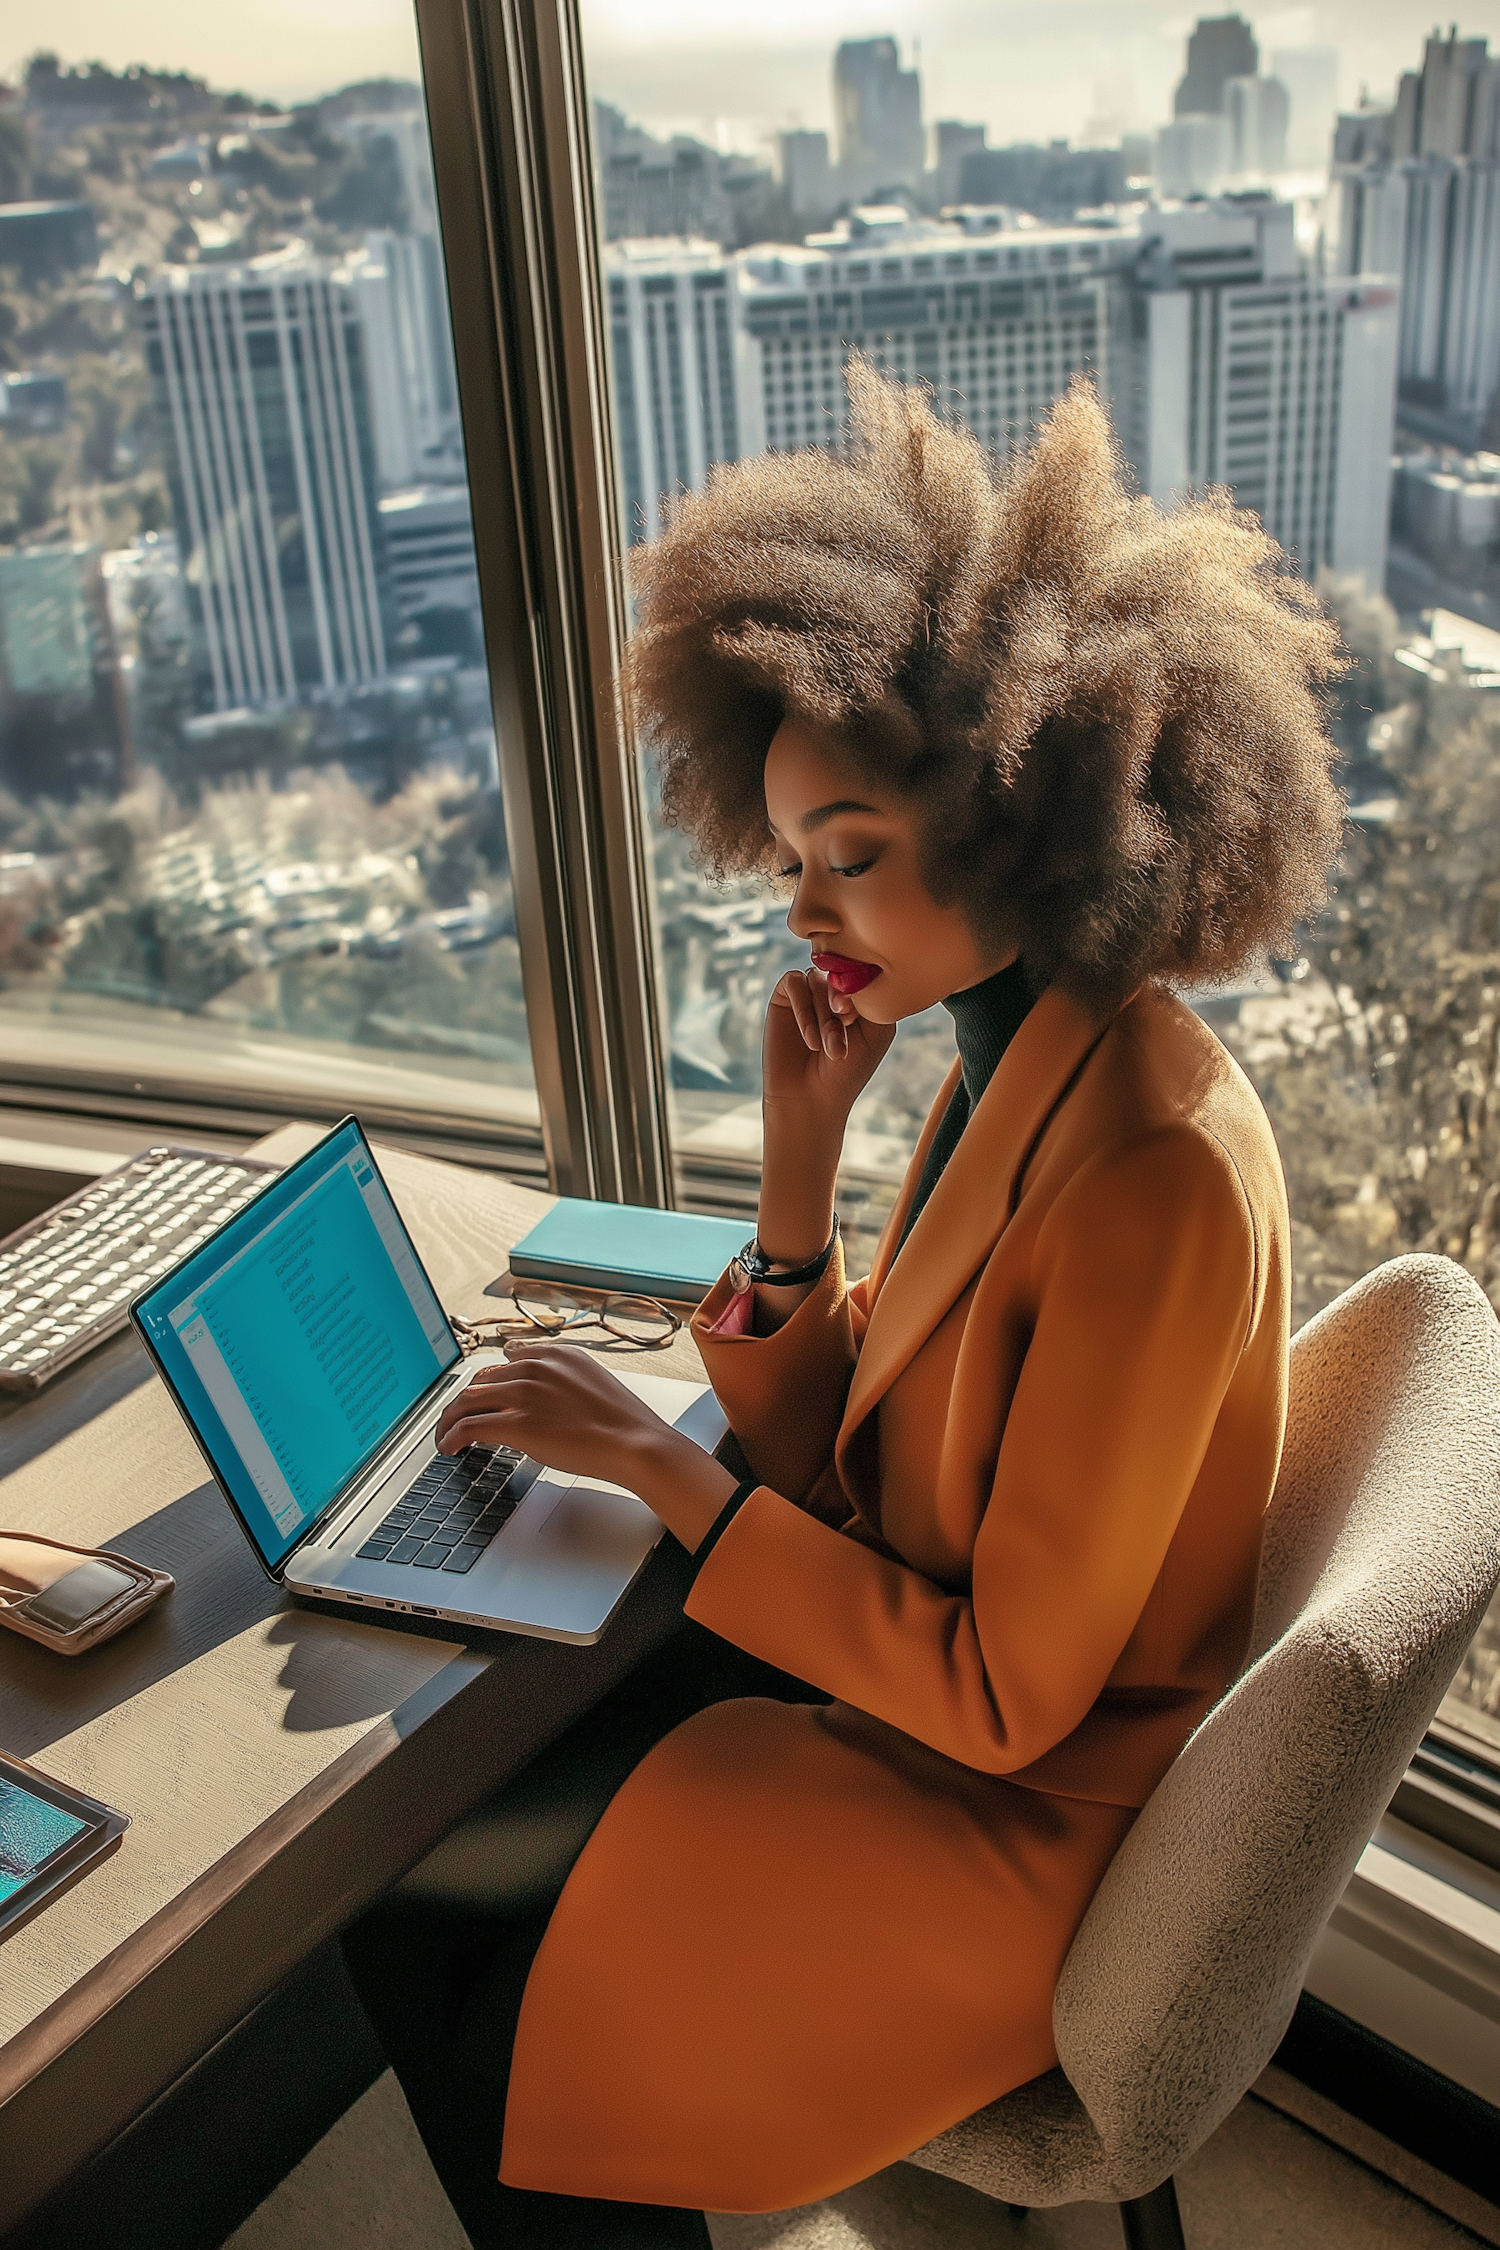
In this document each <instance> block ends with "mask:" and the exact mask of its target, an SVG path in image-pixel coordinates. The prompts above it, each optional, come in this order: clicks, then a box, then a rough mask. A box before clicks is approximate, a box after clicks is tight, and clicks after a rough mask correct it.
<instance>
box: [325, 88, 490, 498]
mask: <svg viewBox="0 0 1500 2250" xmlns="http://www.w3.org/2000/svg"><path fill="white" fill-rule="evenodd" d="M339 130H340V132H341V134H342V136H343V138H344V139H345V140H348V141H352V142H353V143H354V144H355V146H356V147H359V148H361V149H366V150H368V149H371V148H383V149H384V150H385V151H386V152H387V154H388V155H389V157H390V159H391V161H392V163H393V164H394V166H395V169H396V174H397V177H398V178H399V180H400V183H401V202H402V206H403V209H402V224H401V225H400V226H399V227H395V228H381V229H379V230H378V231H372V232H371V233H369V234H367V235H366V236H365V257H364V259H363V260H355V261H354V264H353V268H352V270H353V272H354V275H355V289H356V293H357V295H358V298H359V304H360V312H361V317H362V319H363V320H364V322H365V330H366V338H367V361H368V372H369V383H370V404H371V412H372V414H373V416H374V421H375V444H376V456H377V460H378V463H379V472H380V481H381V484H382V485H383V486H384V487H385V488H386V489H387V490H388V491H389V490H393V489H398V488H400V487H402V486H406V485H411V484H416V483H421V482H433V481H436V482H439V483H453V484H456V483H459V482H461V481H462V479H463V474H464V448H463V431H462V428H461V425H460V422H459V413H458V377H457V373H456V371H455V368H454V363H453V333H452V328H451V325H450V322H449V318H448V285H447V280H446V276H445V274H444V270H443V249H442V237H441V235H440V233H439V230H438V215H437V186H436V182H435V181H434V178H433V172H432V144H431V141H430V139H429V137H428V131H427V118H426V113H425V111H423V110H421V109H408V110H378V111H373V112H370V113H368V114H357V115H355V116H353V117H349V118H346V119H345V120H344V121H343V123H342V125H341V126H340V128H339Z"/></svg>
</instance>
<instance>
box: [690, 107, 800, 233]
mask: <svg viewBox="0 0 1500 2250" xmlns="http://www.w3.org/2000/svg"><path fill="white" fill-rule="evenodd" d="M771 168H772V170H773V172H774V173H775V175H776V180H777V184H778V186H780V187H781V188H783V189H784V190H785V192H786V199H787V203H788V205H789V206H790V209H791V212H792V215H793V217H794V218H809V217H810V218H822V217H823V216H824V215H825V213H826V212H827V211H828V209H829V207H830V205H831V204H832V202H833V200H834V197H833V169H832V166H831V164H830V163H829V159H828V135H827V134H826V133H807V132H802V131H800V130H798V131H792V132H785V133H777V134H775V135H774V136H773V138H772V142H771ZM684 231H691V230H684Z"/></svg>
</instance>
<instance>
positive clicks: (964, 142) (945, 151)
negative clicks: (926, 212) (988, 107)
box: [931, 117, 986, 204]
mask: <svg viewBox="0 0 1500 2250" xmlns="http://www.w3.org/2000/svg"><path fill="white" fill-rule="evenodd" d="M985 145H986V134H985V128H984V126H982V125H963V124H960V122H959V120H958V119H957V118H956V117H940V118H939V119H938V121H937V123H936V124H935V125H934V126H933V128H932V149H931V155H932V165H931V172H932V183H933V186H934V187H935V188H936V190H937V199H938V202H939V204H944V203H957V202H958V201H959V199H960V197H961V195H962V179H961V174H962V169H963V164H964V159H965V158H966V157H970V156H978V155H980V154H981V152H982V151H983V149H984V147H985ZM963 199H964V200H965V201H968V200H969V198H967V197H964V198H963Z"/></svg>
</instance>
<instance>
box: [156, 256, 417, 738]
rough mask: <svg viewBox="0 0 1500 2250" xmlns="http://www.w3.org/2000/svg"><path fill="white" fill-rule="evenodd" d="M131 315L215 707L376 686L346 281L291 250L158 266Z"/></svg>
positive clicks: (359, 373)
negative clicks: (140, 334)
mask: <svg viewBox="0 0 1500 2250" xmlns="http://www.w3.org/2000/svg"><path fill="white" fill-rule="evenodd" d="M140 314H141V321H142V326H143V328H144V330H145V338H146V358H147V365H148V367H149V370H150V373H151V376H152V381H153V388H154V392H155V398H156V405H157V412H158V416H159V419H160V424H161V428H162V431H163V434H164V437H165V440H166V452H167V476H168V483H169V485H170V488H171V494H172V508H173V515H174V518H175V521H176V526H177V536H178V541H179V544H180V547H181V550H182V556H183V572H184V577H185V580H186V583H187V588H188V599H189V605H190V608H191V610H192V613H193V618H194V625H195V629H196V632H197V634H198V636H200V641H199V646H200V652H201V658H202V664H203V669H204V671H205V672H206V674H207V684H208V687H209V690H210V692H211V694H212V697H213V704H214V708H215V709H216V710H221V711H222V710H230V709H234V708H237V707H241V706H256V705H265V704H273V703H280V702H285V701H289V700H291V699H292V698H294V697H296V696H298V695H300V694H302V693H304V692H306V691H308V690H310V689H338V688H347V687H351V686H354V685H357V684H359V683H361V682H364V681H368V680H373V679H376V678H378V677H380V676H381V674H383V673H384V671H385V668H386V639H385V630H386V628H385V618H384V616H383V614H382V584H381V575H380V569H379V551H378V541H379V530H378V518H377V515H376V507H375V496H376V462H375V441H374V431H373V426H372V416H371V411H370V399H369V389H368V380H367V373H366V351H365V341H364V335H363V330H362V326H361V322H360V318H359V307H358V299H357V295H356V290H355V285H354V277H353V274H352V272H351V270H350V268H349V267H348V266H343V265H334V264H331V263H330V262H329V261H328V260H326V259H322V258H315V257H312V256H310V255H309V254H308V253H307V252H306V251H305V250H304V249H303V247H302V246H301V245H300V244H297V243H293V244H290V245H288V247H287V248H286V249H285V250H280V251H275V252H272V253H270V254H269V255H268V256H266V257H262V258H254V259H252V260H250V262H249V263H248V264H246V265H243V266H167V267H165V268H164V269H163V270H162V271H161V272H160V273H159V274H158V275H157V276H156V278H155V279H154V280H152V281H151V282H149V283H147V284H146V285H145V286H144V287H143V288H142V290H141V292H140Z"/></svg>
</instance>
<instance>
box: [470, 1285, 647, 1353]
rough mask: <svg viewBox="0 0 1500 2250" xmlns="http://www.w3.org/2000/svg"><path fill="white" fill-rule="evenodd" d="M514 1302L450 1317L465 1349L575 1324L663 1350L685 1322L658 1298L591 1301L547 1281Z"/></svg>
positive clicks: (554, 1331) (642, 1347)
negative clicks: (469, 1316) (503, 1308)
mask: <svg viewBox="0 0 1500 2250" xmlns="http://www.w3.org/2000/svg"><path fill="white" fill-rule="evenodd" d="M511 1301H512V1303H513V1304H514V1306H515V1308H516V1309H515V1312H514V1313H513V1314H510V1313H491V1314H488V1315H486V1317H485V1318H484V1319H483V1320H461V1319H460V1318H459V1316H458V1315H457V1314H456V1313H453V1314H450V1315H449V1317H450V1319H451V1320H452V1323H453V1333H454V1335H455V1336H456V1337H457V1338H458V1340H459V1343H460V1344H461V1346H462V1347H463V1349H464V1351H465V1352H477V1351H483V1350H484V1349H485V1347H486V1345H489V1344H501V1343H504V1342H505V1341H506V1339H507V1338H511V1339H514V1338H517V1337H528V1336H529V1337H535V1336H561V1335H562V1334H563V1333H564V1332H565V1331H566V1330H568V1329H573V1328H602V1329H604V1331H605V1332H606V1334H608V1335H610V1336H613V1337H614V1338H615V1340H616V1342H617V1343H621V1344H630V1345H632V1346H633V1347H634V1348H635V1349H636V1350H637V1351H642V1352H659V1351H660V1350H661V1349H662V1348H663V1346H664V1345H666V1344H670V1343H671V1341H672V1338H673V1337H674V1336H675V1335H676V1334H677V1331H678V1330H679V1329H680V1328H681V1326H682V1322H681V1321H680V1320H679V1319H678V1317H677V1315H676V1313H674V1312H672V1311H670V1310H669V1309H668V1307H667V1306H666V1305H663V1304H659V1303H658V1302H657V1300H656V1298H655V1297H605V1298H603V1299H602V1300H599V1301H596V1302H594V1303H592V1304H589V1303H584V1302H581V1301H580V1300H579V1299H578V1298H577V1297H575V1296H571V1295H570V1294H569V1292H568V1291H567V1290H566V1289H559V1288H557V1287H555V1286H553V1285H551V1284H549V1283H547V1282H544V1281H542V1282H528V1283H527V1284H526V1285H525V1287H524V1288H522V1289H518V1290H517V1291H516V1293H515V1296H514V1297H513V1298H512V1300H511Z"/></svg>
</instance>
